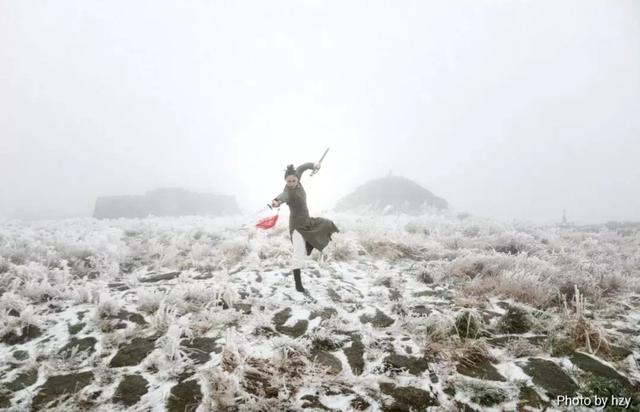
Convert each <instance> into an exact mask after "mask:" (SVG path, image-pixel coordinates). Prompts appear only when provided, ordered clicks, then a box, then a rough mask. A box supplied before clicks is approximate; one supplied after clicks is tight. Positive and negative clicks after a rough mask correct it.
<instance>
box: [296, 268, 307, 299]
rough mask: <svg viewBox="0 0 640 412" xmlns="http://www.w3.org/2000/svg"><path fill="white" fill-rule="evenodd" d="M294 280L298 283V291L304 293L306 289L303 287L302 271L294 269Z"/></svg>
mask: <svg viewBox="0 0 640 412" xmlns="http://www.w3.org/2000/svg"><path fill="white" fill-rule="evenodd" d="M293 280H295V281H296V290H297V291H298V292H303V293H304V291H305V290H304V288H303V287H302V279H301V278H300V269H293Z"/></svg>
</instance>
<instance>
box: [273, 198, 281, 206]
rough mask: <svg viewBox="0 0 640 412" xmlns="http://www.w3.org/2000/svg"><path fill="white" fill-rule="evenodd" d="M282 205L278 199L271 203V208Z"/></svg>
mask: <svg viewBox="0 0 640 412" xmlns="http://www.w3.org/2000/svg"><path fill="white" fill-rule="evenodd" d="M281 204H282V203H281V202H278V201H277V200H276V199H273V200H272V201H271V207H279V206H280V205H281Z"/></svg>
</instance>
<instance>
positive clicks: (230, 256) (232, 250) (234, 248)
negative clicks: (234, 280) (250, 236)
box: [220, 239, 249, 267]
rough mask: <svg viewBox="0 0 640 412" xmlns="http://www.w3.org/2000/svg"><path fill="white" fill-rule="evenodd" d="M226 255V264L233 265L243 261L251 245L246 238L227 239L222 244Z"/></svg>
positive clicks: (221, 246) (223, 252)
mask: <svg viewBox="0 0 640 412" xmlns="http://www.w3.org/2000/svg"><path fill="white" fill-rule="evenodd" d="M220 248H221V249H222V254H223V256H224V263H225V266H227V267H231V266H234V265H236V264H238V263H240V262H241V261H242V259H243V258H244V257H245V256H246V255H247V254H248V253H249V245H248V243H247V240H246V239H233V240H227V241H225V242H223V243H222V244H221V245H220Z"/></svg>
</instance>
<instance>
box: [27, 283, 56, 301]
mask: <svg viewBox="0 0 640 412" xmlns="http://www.w3.org/2000/svg"><path fill="white" fill-rule="evenodd" d="M22 295H23V296H25V297H28V298H29V299H31V300H32V301H33V302H44V301H46V300H49V299H52V298H54V297H57V296H59V295H60V291H59V290H58V289H56V288H55V287H53V286H52V285H51V284H50V283H49V281H48V280H47V279H40V280H36V279H34V280H28V281H26V282H25V283H24V285H23V286H22Z"/></svg>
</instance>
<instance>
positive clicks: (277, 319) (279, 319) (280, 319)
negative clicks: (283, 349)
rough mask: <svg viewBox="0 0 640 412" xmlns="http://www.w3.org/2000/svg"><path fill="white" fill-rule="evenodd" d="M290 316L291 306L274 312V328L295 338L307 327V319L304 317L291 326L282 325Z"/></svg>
mask: <svg viewBox="0 0 640 412" xmlns="http://www.w3.org/2000/svg"><path fill="white" fill-rule="evenodd" d="M290 316H291V308H285V309H283V310H281V311H280V312H278V313H276V314H275V315H274V316H273V323H274V324H275V325H276V330H277V331H278V332H280V333H283V334H285V335H288V336H291V337H292V338H297V337H300V336H302V335H304V333H305V332H306V331H307V327H308V326H309V321H308V320H306V319H301V320H299V321H297V322H296V324H295V325H293V326H291V327H289V326H284V324H285V323H286V322H287V319H289V317H290Z"/></svg>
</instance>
